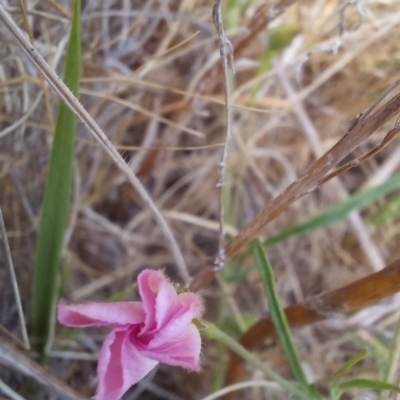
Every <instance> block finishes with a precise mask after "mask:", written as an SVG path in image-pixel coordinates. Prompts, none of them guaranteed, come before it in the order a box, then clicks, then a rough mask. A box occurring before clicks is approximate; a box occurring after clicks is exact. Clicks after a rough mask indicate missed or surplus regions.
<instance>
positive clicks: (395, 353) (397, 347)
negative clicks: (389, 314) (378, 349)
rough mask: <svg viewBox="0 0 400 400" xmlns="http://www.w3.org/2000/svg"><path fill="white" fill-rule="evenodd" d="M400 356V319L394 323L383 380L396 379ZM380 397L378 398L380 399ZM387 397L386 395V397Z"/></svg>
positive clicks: (392, 380)
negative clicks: (394, 327)
mask: <svg viewBox="0 0 400 400" xmlns="http://www.w3.org/2000/svg"><path fill="white" fill-rule="evenodd" d="M399 357H400V319H399V320H398V321H397V323H396V329H395V333H394V337H393V342H392V345H391V347H390V352H389V359H388V362H387V368H386V371H385V377H384V381H385V382H388V383H393V382H394V381H395V380H396V379H397V376H396V375H397V374H396V372H397V369H398V365H399V364H398V363H399ZM381 397H382V396H381ZM381 397H380V398H379V399H381ZM388 398H389V397H387V399H388Z"/></svg>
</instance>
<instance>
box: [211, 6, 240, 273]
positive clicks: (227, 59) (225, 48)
mask: <svg viewBox="0 0 400 400" xmlns="http://www.w3.org/2000/svg"><path fill="white" fill-rule="evenodd" d="M212 16H213V22H214V26H215V29H216V30H217V33H218V40H219V51H220V53H221V63H222V70H223V74H224V92H225V118H226V119H225V130H226V132H225V144H224V149H223V152H222V157H221V162H220V164H219V181H218V183H217V188H218V191H219V193H218V208H219V250H218V254H217V257H216V259H215V268H216V270H220V269H222V268H223V266H224V264H225V250H224V247H225V229H224V219H225V218H224V216H225V212H224V185H225V173H226V163H227V160H228V152H229V145H230V142H231V140H232V126H231V125H232V111H231V108H230V104H229V103H230V91H229V64H230V66H231V68H232V71H233V73H234V72H235V71H234V67H233V47H232V44H231V42H230V41H229V39H228V38H227V37H226V35H225V31H224V26H223V22H222V13H221V0H215V1H214V6H213V12H212Z"/></svg>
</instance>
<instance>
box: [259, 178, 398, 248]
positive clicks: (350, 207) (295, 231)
mask: <svg viewBox="0 0 400 400" xmlns="http://www.w3.org/2000/svg"><path fill="white" fill-rule="evenodd" d="M399 187H400V174H396V175H393V176H392V177H391V178H390V179H388V180H387V181H386V182H385V183H383V184H382V185H379V186H376V187H374V188H372V189H369V190H366V191H363V192H360V193H357V194H355V195H353V196H351V197H349V198H348V199H347V200H346V201H343V202H342V203H339V204H337V205H334V206H333V207H330V208H328V209H326V210H325V211H323V212H321V213H320V214H317V215H316V216H314V217H312V218H310V219H308V220H307V221H304V222H301V223H299V224H297V225H294V226H292V227H290V228H288V229H285V230H283V231H282V232H280V233H278V234H277V235H275V236H271V237H270V238H268V239H267V240H265V241H264V245H265V246H268V247H269V246H272V245H274V244H277V243H279V242H283V241H284V240H286V239H288V238H290V237H291V236H295V235H303V234H305V233H307V232H310V231H313V230H316V229H319V228H324V227H327V226H330V225H334V224H337V223H339V222H341V221H343V220H344V219H345V218H346V217H347V216H348V215H349V214H350V213H351V212H352V211H354V210H360V209H363V208H365V207H367V206H369V205H370V204H371V203H373V202H374V201H377V200H379V199H380V198H382V197H383V196H385V195H386V194H388V193H390V192H393V191H394V190H396V189H398V188H399Z"/></svg>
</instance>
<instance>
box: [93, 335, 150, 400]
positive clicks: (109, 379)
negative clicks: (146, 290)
mask: <svg viewBox="0 0 400 400" xmlns="http://www.w3.org/2000/svg"><path fill="white" fill-rule="evenodd" d="M131 335H132V329H126V330H118V329H115V330H113V331H112V332H111V333H110V334H109V335H108V336H107V338H106V340H105V342H104V343H103V347H102V348H101V351H100V356H99V364H98V367H97V377H98V381H99V384H98V390H97V395H96V400H119V399H120V398H121V397H122V396H123V394H124V393H125V392H126V391H127V390H128V389H129V388H130V387H131V386H132V385H134V384H135V383H137V382H138V381H140V380H141V379H143V378H144V377H145V376H146V375H147V374H148V373H149V372H150V371H151V370H152V369H153V368H154V367H155V366H156V365H157V364H158V361H157V360H154V359H149V358H147V357H146V356H144V355H142V354H141V353H140V352H139V351H138V350H137V348H136V347H135V345H134V343H133V342H132V341H131V340H130V336H131Z"/></svg>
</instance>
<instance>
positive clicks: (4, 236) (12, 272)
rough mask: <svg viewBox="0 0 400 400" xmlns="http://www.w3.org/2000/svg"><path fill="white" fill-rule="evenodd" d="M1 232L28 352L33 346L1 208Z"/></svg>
mask: <svg viewBox="0 0 400 400" xmlns="http://www.w3.org/2000/svg"><path fill="white" fill-rule="evenodd" d="M0 232H1V236H2V237H3V242H4V249H5V251H6V258H7V263H8V268H9V269H10V275H11V284H12V287H13V291H14V295H15V301H16V302H17V310H18V316H19V321H20V323H21V331H22V338H23V340H24V346H25V348H26V349H27V350H29V349H30V348H31V346H30V344H29V338H28V331H27V329H26V324H25V318H24V311H23V309H22V302H21V296H20V294H19V289H18V282H17V277H16V275H15V270H14V263H13V261H12V257H11V250H10V246H9V244H8V240H7V231H6V226H5V224H4V219H3V213H2V211H1V208H0Z"/></svg>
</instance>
